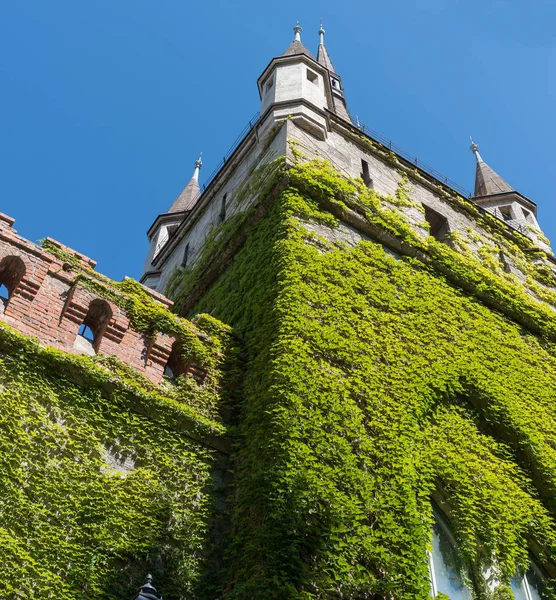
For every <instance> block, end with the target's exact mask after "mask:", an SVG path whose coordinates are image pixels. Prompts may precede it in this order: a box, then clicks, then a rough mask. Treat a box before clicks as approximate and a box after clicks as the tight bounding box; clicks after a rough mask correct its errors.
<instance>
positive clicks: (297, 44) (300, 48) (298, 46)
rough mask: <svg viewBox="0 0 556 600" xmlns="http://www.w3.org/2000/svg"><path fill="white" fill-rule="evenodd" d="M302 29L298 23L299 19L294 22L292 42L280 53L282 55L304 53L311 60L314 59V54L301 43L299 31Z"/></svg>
mask: <svg viewBox="0 0 556 600" xmlns="http://www.w3.org/2000/svg"><path fill="white" fill-rule="evenodd" d="M302 31H303V27H301V25H300V24H299V21H298V22H297V23H296V25H295V27H294V28H293V32H294V38H293V42H292V43H291V44H290V45H289V47H288V49H287V50H286V51H285V52H284V54H282V56H293V55H294V54H305V55H306V56H309V57H310V58H312V59H313V60H315V58H314V56H313V55H312V54H311V53H310V52H309V50H307V48H305V46H304V45H303V44H302V43H301V32H302Z"/></svg>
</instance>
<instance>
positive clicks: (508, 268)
mask: <svg viewBox="0 0 556 600" xmlns="http://www.w3.org/2000/svg"><path fill="white" fill-rule="evenodd" d="M498 256H499V258H500V263H501V264H502V268H503V269H504V271H506V273H511V272H512V266H511V264H510V262H509V260H508V257H507V256H506V253H505V252H502V250H500V252H499V253H498Z"/></svg>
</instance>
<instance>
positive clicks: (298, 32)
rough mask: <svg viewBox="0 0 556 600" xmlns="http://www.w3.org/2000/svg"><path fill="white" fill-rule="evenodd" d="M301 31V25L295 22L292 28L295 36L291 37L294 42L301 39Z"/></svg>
mask: <svg viewBox="0 0 556 600" xmlns="http://www.w3.org/2000/svg"><path fill="white" fill-rule="evenodd" d="M302 31H303V27H301V25H300V24H299V21H298V22H297V23H296V24H295V27H294V28H293V32H294V33H295V37H294V38H293V41H294V42H300V41H301V32H302Z"/></svg>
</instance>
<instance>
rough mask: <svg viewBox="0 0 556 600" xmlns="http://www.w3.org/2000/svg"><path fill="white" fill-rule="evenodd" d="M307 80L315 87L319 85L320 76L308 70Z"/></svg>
mask: <svg viewBox="0 0 556 600" xmlns="http://www.w3.org/2000/svg"><path fill="white" fill-rule="evenodd" d="M307 79H308V80H309V81H310V82H311V83H314V84H315V85H318V82H319V76H318V75H317V74H316V73H313V71H310V70H309V69H307Z"/></svg>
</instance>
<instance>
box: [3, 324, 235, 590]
mask: <svg viewBox="0 0 556 600" xmlns="http://www.w3.org/2000/svg"><path fill="white" fill-rule="evenodd" d="M206 319H207V320H208V322H207V324H206V325H207V328H209V327H210V326H211V324H212V328H213V329H214V332H216V330H217V329H218V327H217V323H216V322H215V321H214V320H213V319H210V318H209V317H206ZM194 385H195V384H194V382H193V383H192V384H191V385H190V386H189V388H188V390H187V394H186V395H185V396H183V395H182V396H181V397H178V394H177V393H176V392H174V393H173V394H171V393H166V392H165V388H164V386H163V387H162V388H158V387H157V386H154V385H153V384H151V383H150V382H148V381H147V380H145V379H144V378H142V376H140V375H139V374H136V373H134V372H132V370H129V369H128V370H126V366H125V365H123V364H118V362H117V361H115V360H109V359H107V358H106V357H99V358H98V359H96V360H91V359H89V358H87V357H82V356H72V355H68V354H65V353H63V352H59V351H56V350H52V349H47V348H42V347H41V346H39V344H38V343H36V342H34V341H33V340H29V339H26V338H24V337H23V336H21V335H19V334H17V333H16V332H14V331H13V330H10V329H9V328H8V327H6V326H1V327H0V407H1V410H0V432H1V435H0V457H1V460H0V482H1V485H0V572H1V573H2V577H1V580H2V583H1V586H0V588H1V590H0V597H1V598H6V599H10V600H11V599H14V600H15V599H19V598H22V599H23V598H25V599H27V598H28V599H43V598H44V599H46V598H56V599H64V600H81V599H83V600H85V599H90V598H95V599H97V598H98V599H107V600H108V599H113V600H116V599H118V600H119V599H124V598H134V597H135V593H136V591H137V588H138V586H139V585H140V584H142V583H143V582H144V580H145V579H144V578H145V576H146V574H147V573H148V572H152V573H153V575H154V577H155V581H156V583H157V585H158V588H159V590H161V592H163V593H164V597H165V598H167V599H170V600H177V599H178V598H190V597H192V595H193V594H194V591H195V590H196V589H197V588H198V586H199V585H200V582H201V581H202V579H203V570H204V566H203V565H204V564H205V562H206V558H207V556H208V555H209V554H210V552H211V548H210V546H211V544H212V541H211V522H212V520H213V516H214V511H213V488H214V481H213V479H214V477H213V476H214V473H215V470H216V468H215V464H216V463H217V462H218V461H219V460H221V456H222V454H221V453H220V452H219V451H217V450H215V449H211V448H210V447H209V446H208V445H207V444H205V443H202V440H205V439H206V440H209V439H211V438H216V437H218V436H221V435H222V433H223V431H224V429H223V426H222V425H221V424H220V423H218V422H215V421H212V420H210V419H209V418H207V417H206V416H203V414H201V413H200V412H198V411H196V410H195V409H192V408H191V407H190V406H188V405H187V404H186V403H185V400H187V399H188V398H191V397H192V396H194V389H193V387H194ZM166 390H167V391H168V390H169V387H168V386H167V387H166ZM172 396H174V397H172ZM201 398H202V394H201Z"/></svg>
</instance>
